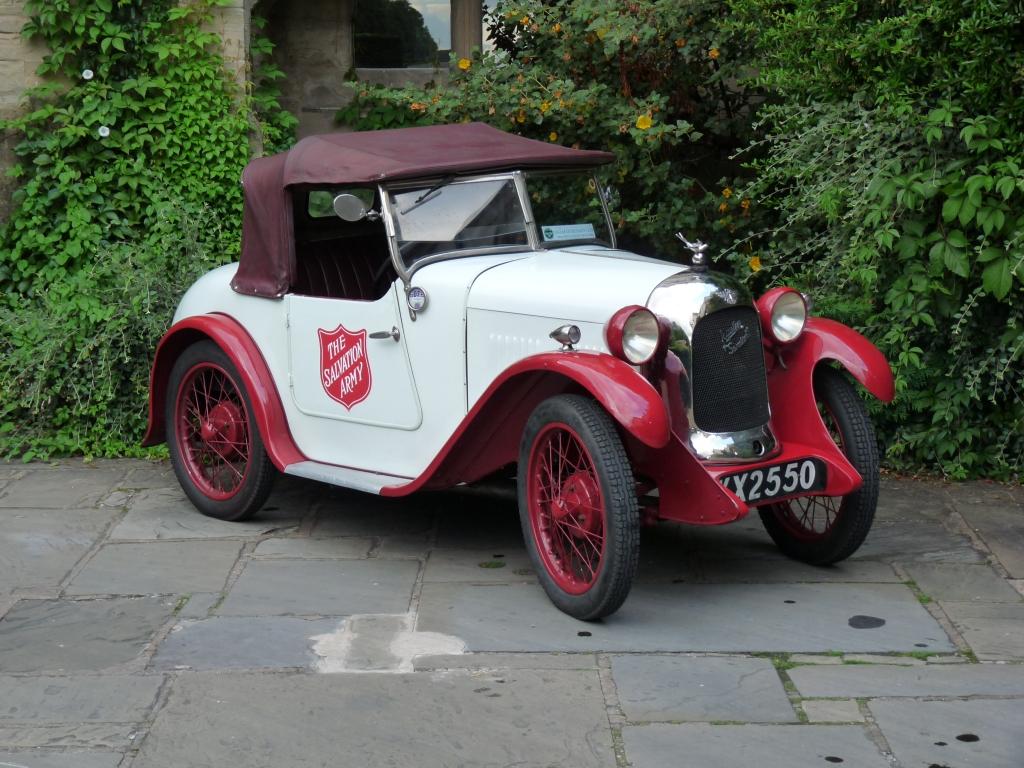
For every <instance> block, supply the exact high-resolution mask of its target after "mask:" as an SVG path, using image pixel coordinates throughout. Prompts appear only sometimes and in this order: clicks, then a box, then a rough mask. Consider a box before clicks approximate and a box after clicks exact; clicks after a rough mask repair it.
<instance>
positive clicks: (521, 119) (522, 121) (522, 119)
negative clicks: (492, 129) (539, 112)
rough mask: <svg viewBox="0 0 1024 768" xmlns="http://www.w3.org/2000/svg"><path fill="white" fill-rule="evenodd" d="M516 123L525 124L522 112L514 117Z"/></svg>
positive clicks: (524, 115)
mask: <svg viewBox="0 0 1024 768" xmlns="http://www.w3.org/2000/svg"><path fill="white" fill-rule="evenodd" d="M516 122H517V123H525V122H526V113H525V112H523V111H522V110H520V112H519V114H518V115H516Z"/></svg>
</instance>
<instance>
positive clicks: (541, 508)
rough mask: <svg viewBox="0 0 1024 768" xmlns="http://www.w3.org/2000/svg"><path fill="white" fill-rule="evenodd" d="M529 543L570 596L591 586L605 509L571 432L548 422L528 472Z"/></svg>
mask: <svg viewBox="0 0 1024 768" xmlns="http://www.w3.org/2000/svg"><path fill="white" fill-rule="evenodd" d="M527 477H528V482H529V490H528V493H529V497H528V499H529V505H530V506H529V509H530V524H531V528H532V530H533V535H534V543H535V544H536V545H537V551H538V552H539V553H540V556H541V558H542V559H543V561H544V565H545V568H546V570H547V571H548V573H549V574H551V577H552V579H554V581H555V583H556V584H558V586H559V587H561V588H562V589H563V590H565V591H566V592H568V593H569V594H572V595H581V594H583V593H584V592H586V591H587V590H588V589H590V588H591V587H593V586H594V584H595V583H596V582H597V577H598V574H599V573H600V572H601V563H602V558H603V557H604V544H605V538H604V530H605V508H604V499H603V498H602V496H601V487H600V484H599V483H598V481H597V477H596V473H595V471H594V461H593V459H591V457H590V453H589V452H588V451H587V449H586V446H584V445H583V441H582V439H581V438H580V436H579V435H578V434H576V432H575V430H573V429H572V427H570V426H568V425H566V424H559V423H552V424H548V425H547V426H545V427H544V429H543V430H542V431H541V433H540V434H539V435H538V436H537V438H536V440H535V441H534V446H533V449H532V451H531V452H530V467H529V470H528V474H527Z"/></svg>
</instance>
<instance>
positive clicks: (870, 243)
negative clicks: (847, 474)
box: [730, 0, 1024, 477]
mask: <svg viewBox="0 0 1024 768" xmlns="http://www.w3.org/2000/svg"><path fill="white" fill-rule="evenodd" d="M733 11H734V13H733V15H732V17H731V19H730V24H731V25H733V30H734V32H733V33H734V34H743V31H744V30H746V32H747V33H749V34H750V35H752V36H755V35H756V37H757V39H758V40H759V46H758V52H757V58H756V60H755V61H756V63H757V64H758V66H759V68H760V69H759V75H758V82H759V84H760V85H761V86H762V87H765V88H766V89H768V90H769V92H770V93H771V94H772V99H773V101H772V103H770V104H769V105H767V106H766V107H765V108H764V109H762V110H761V112H760V115H759V119H760V121H761V122H760V125H759V126H758V127H759V130H760V139H759V141H758V142H756V143H754V144H753V146H751V147H750V148H749V149H748V152H747V154H746V155H745V156H746V157H747V158H750V159H751V167H752V169H753V170H754V171H755V172H756V174H757V176H756V180H755V181H754V182H753V183H752V184H749V185H748V186H747V187H746V188H745V189H744V190H743V194H744V195H746V196H747V197H748V198H749V199H752V200H753V201H754V202H755V216H754V217H753V219H752V220H751V221H750V226H749V228H748V229H747V231H745V232H744V233H743V236H742V237H739V238H738V239H737V241H736V242H735V243H733V245H732V259H733V261H734V262H735V263H736V264H743V263H746V262H748V260H749V259H750V258H751V257H752V256H754V257H756V258H757V259H758V262H759V264H760V265H762V266H763V267H764V271H763V272H762V273H761V274H760V275H758V279H759V281H761V282H764V281H766V280H771V281H781V280H788V281H792V282H796V283H797V284H800V285H802V286H806V287H808V288H810V289H811V290H812V292H813V293H814V294H815V296H816V298H817V300H818V302H819V306H820V308H821V311H822V312H823V313H825V314H829V315H833V316H837V317H839V318H840V319H843V320H845V321H847V322H849V323H851V324H853V325H855V326H858V327H860V328H862V329H865V330H866V331H867V333H868V335H869V336H870V337H871V338H872V339H873V340H874V341H876V343H879V344H880V345H881V346H882V348H883V351H885V352H886V353H887V355H888V357H889V359H890V360H891V361H892V363H893V367H894V369H895V372H896V375H897V388H898V391H899V393H900V394H899V397H898V399H897V402H896V405H895V407H887V408H881V409H877V410H876V416H877V417H878V419H879V420H880V425H881V427H882V431H883V433H884V436H885V441H886V443H887V447H888V449H889V450H888V458H889V460H890V462H892V463H895V464H896V465H897V466H902V467H920V466H924V467H928V468H935V469H940V470H941V471H943V472H944V473H948V474H950V475H952V476H954V477H966V476H968V475H979V474H985V475H995V476H1011V475H1014V474H1016V475H1018V476H1019V474H1020V472H1021V466H1022V459H1024V399H1022V394H1024V393H1022V391H1021V386H1022V383H1024V362H1022V360H1024V285H1022V283H1024V243H1022V238H1024V140H1022V137H1024V89H1022V81H1024V47H1022V46H1021V45H1020V30H1021V28H1022V25H1024V9H1022V8H1021V6H1020V5H1019V4H1014V3H1011V2H1009V1H1008V0H996V1H994V2H991V3H984V4H981V3H979V4H964V3H962V2H959V1H958V0H938V1H936V2H932V1H929V2H924V1H923V0H903V2H899V3H884V2H870V3H863V2H856V3H855V2H848V1H845V0H844V1H843V2H833V3H827V4H822V3H815V2H810V0H798V2H795V3H791V4H789V5H787V6H786V10H781V9H780V7H779V6H778V5H777V4H776V3H774V2H768V1H767V0H734V3H733Z"/></svg>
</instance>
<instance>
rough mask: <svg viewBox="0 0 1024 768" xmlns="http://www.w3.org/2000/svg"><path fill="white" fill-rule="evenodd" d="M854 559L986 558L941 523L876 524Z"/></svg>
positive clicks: (958, 560)
mask: <svg viewBox="0 0 1024 768" xmlns="http://www.w3.org/2000/svg"><path fill="white" fill-rule="evenodd" d="M851 559H853V560H884V561H885V562H897V563H911V562H933V563H978V562H982V561H983V560H984V559H985V556H984V555H982V554H981V553H980V552H978V551H977V550H976V549H974V546H973V545H972V544H971V540H970V539H969V538H967V537H966V536H963V535H961V534H959V533H951V532H950V531H947V530H946V529H945V528H943V527H942V526H941V525H939V524H938V523H934V522H921V523H917V522H900V521H896V522H884V521H883V522H879V521H876V522H875V524H874V525H872V526H871V532H870V533H869V534H868V537H867V539H866V540H865V541H864V543H863V544H862V545H861V547H860V549H858V550H857V551H856V552H855V553H854V555H853V557H852V558H851Z"/></svg>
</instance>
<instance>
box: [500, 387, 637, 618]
mask: <svg viewBox="0 0 1024 768" xmlns="http://www.w3.org/2000/svg"><path fill="white" fill-rule="evenodd" d="M562 436H564V437H565V439H566V446H567V449H566V452H565V455H566V456H567V457H568V458H567V459H566V461H564V462H561V461H559V460H557V459H552V458H551V457H552V452H551V450H547V449H549V448H551V447H553V446H554V444H555V443H554V441H555V440H556V439H558V440H561V439H562ZM558 445H559V446H561V445H562V443H561V442H559V443H558ZM573 445H578V446H580V447H581V448H582V450H580V451H579V452H578V453H576V454H573V452H572V451H573V450H574V449H573V448H572V447H571V446H573ZM573 455H576V456H577V457H578V461H576V462H575V468H572V467H569V466H568V461H569V460H571V457H572V456H573ZM545 462H547V463H545ZM554 463H557V467H553V466H552V464H554ZM544 467H551V468H552V469H553V470H557V475H558V477H557V479H555V477H554V474H555V472H554V471H553V472H548V473H545V471H544ZM562 467H564V468H565V473H564V476H563V472H562ZM531 475H532V479H531ZM555 486H557V488H558V491H557V493H558V501H557V502H554V501H552V500H551V499H548V501H549V503H547V504H544V503H542V497H543V494H544V493H546V492H550V491H552V489H553V487H555ZM598 494H599V495H598ZM518 495H519V518H520V522H521V524H522V528H523V539H524V540H525V542H526V548H527V550H528V552H529V553H530V559H531V561H532V562H533V566H534V570H535V571H536V572H537V574H538V578H539V579H540V583H541V586H543V587H544V591H545V592H547V594H548V597H549V598H550V599H551V602H553V603H554V604H555V605H556V606H557V607H558V608H559V609H560V610H562V611H564V612H565V613H567V614H569V615H570V616H573V617H575V618H577V619H581V620H583V621H594V620H596V619H600V618H603V617H605V616H608V615H610V614H612V613H614V612H615V611H616V610H618V609H619V607H620V606H621V605H622V603H623V602H624V601H625V599H626V596H627V595H628V594H629V590H630V587H631V586H632V584H633V578H634V576H635V575H636V570H637V564H638V562H639V557H640V515H639V512H638V509H637V499H636V493H635V486H634V483H633V469H632V467H631V465H630V463H629V457H628V456H627V455H626V449H625V448H624V447H623V444H622V440H621V438H620V437H619V434H618V432H617V431H616V430H615V426H614V424H613V423H612V420H611V418H610V417H609V416H608V414H607V413H605V411H604V410H603V409H602V408H601V407H600V406H599V405H598V404H597V403H596V402H595V401H593V400H591V399H590V398H587V397H581V396H578V395H559V396H557V397H552V398H550V399H548V400H545V401H544V402H542V403H541V404H540V405H538V406H537V408H536V409H535V410H534V412H533V414H532V415H531V416H530V418H529V420H528V421H527V423H526V427H525V429H524V430H523V437H522V441H521V442H520V446H519V468H518ZM569 499H571V500H572V501H571V502H570V501H567V500H569ZM587 500H589V501H593V502H594V503H587ZM599 507H600V509H599ZM556 509H558V510H561V512H559V513H558V514H559V515H561V518H560V519H559V518H558V516H557V515H556V514H555V512H554V510H556ZM568 509H572V510H573V511H572V512H567V511H566V510H568ZM599 518H600V524H599V525H598V523H597V520H598V519H599ZM567 531H569V533H567ZM598 536H600V538H601V545H600V548H598V545H597V543H596V538H597V537H598ZM573 539H575V542H579V545H578V546H574V541H573ZM565 542H568V544H569V545H570V546H571V547H572V548H573V549H574V550H575V553H573V552H569V550H568V549H567V548H566V547H565V546H564V543H565ZM559 548H561V550H562V552H563V553H567V554H568V558H566V557H561V556H559V555H558V554H557V550H558V549H559ZM581 549H582V551H581ZM595 552H598V554H597V555H596V557H597V562H596V567H595V564H594V554H595Z"/></svg>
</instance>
